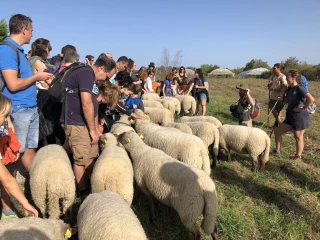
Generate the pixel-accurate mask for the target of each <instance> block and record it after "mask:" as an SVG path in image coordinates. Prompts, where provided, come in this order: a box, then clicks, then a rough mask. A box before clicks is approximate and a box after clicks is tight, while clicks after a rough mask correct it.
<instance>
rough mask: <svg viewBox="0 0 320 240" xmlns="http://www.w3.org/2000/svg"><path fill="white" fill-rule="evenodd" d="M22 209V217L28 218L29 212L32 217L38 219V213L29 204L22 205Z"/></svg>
mask: <svg viewBox="0 0 320 240" xmlns="http://www.w3.org/2000/svg"><path fill="white" fill-rule="evenodd" d="M22 207H23V209H24V215H25V216H26V217H27V216H29V212H31V214H32V216H34V217H38V211H37V210H36V209H35V208H34V207H33V206H32V205H31V204H30V203H29V202H26V203H25V204H23V205H22Z"/></svg>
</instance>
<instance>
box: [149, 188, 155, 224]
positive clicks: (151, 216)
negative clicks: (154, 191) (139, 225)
mask: <svg viewBox="0 0 320 240" xmlns="http://www.w3.org/2000/svg"><path fill="white" fill-rule="evenodd" d="M148 200H149V205H150V221H151V222H153V223H154V220H155V219H156V214H155V207H154V201H153V197H152V195H151V194H150V195H149V196H148Z"/></svg>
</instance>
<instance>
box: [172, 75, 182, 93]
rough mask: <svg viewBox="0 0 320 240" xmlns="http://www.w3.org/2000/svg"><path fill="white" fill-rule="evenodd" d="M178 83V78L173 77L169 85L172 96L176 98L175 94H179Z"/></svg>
mask: <svg viewBox="0 0 320 240" xmlns="http://www.w3.org/2000/svg"><path fill="white" fill-rule="evenodd" d="M178 82H179V78H178V77H174V78H173V83H172V84H171V87H172V93H173V96H176V95H177V94H179V93H180V88H179V83H178Z"/></svg>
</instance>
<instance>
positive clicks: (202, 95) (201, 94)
mask: <svg viewBox="0 0 320 240" xmlns="http://www.w3.org/2000/svg"><path fill="white" fill-rule="evenodd" d="M199 99H200V100H207V95H206V94H205V93H200V94H199Z"/></svg>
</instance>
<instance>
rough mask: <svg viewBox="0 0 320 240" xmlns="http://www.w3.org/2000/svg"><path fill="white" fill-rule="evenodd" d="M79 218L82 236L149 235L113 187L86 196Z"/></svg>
mask: <svg viewBox="0 0 320 240" xmlns="http://www.w3.org/2000/svg"><path fill="white" fill-rule="evenodd" d="M134 134H136V133H134ZM77 220H78V234H79V239H80V240H92V239H103V240H116V239H130V240H145V239H147V237H146V234H145V233H144V230H143V228H142V226H141V223H140V222H139V220H138V218H137V216H136V215H135V214H134V212H133V211H132V210H131V208H130V206H128V204H127V203H126V202H125V201H124V200H123V199H122V198H121V197H120V196H119V195H118V194H117V193H114V192H111V191H107V190H106V191H103V192H100V193H92V194H90V195H89V196H88V197H86V199H85V200H84V202H83V203H82V204H81V206H80V209H79V213H78V217H77Z"/></svg>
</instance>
